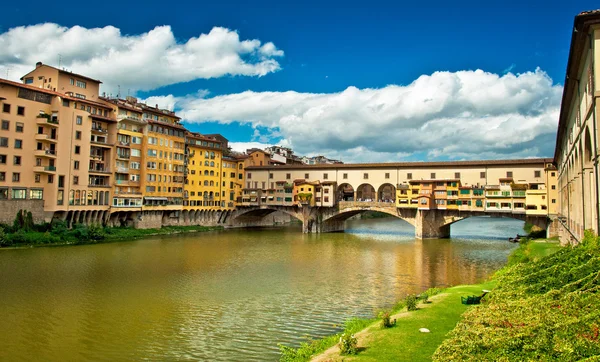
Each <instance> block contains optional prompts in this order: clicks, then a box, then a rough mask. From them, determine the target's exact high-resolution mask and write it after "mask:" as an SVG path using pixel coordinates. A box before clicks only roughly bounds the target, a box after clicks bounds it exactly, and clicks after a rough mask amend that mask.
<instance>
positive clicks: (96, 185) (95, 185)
mask: <svg viewBox="0 0 600 362" xmlns="http://www.w3.org/2000/svg"><path fill="white" fill-rule="evenodd" d="M88 187H98V188H110V185H106V184H89V185H88Z"/></svg>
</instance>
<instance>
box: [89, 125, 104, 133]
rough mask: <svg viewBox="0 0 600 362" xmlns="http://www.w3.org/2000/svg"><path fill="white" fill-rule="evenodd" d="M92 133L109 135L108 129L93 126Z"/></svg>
mask: <svg viewBox="0 0 600 362" xmlns="http://www.w3.org/2000/svg"><path fill="white" fill-rule="evenodd" d="M92 131H94V132H99V133H108V129H106V128H102V127H96V126H92Z"/></svg>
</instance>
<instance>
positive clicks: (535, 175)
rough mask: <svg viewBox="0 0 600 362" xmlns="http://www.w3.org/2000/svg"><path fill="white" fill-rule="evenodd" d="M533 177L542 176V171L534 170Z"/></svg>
mask: <svg viewBox="0 0 600 362" xmlns="http://www.w3.org/2000/svg"><path fill="white" fill-rule="evenodd" d="M533 177H542V171H533Z"/></svg>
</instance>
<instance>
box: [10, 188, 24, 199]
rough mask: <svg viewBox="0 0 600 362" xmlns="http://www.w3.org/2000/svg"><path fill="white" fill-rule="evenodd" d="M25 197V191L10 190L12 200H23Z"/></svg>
mask: <svg viewBox="0 0 600 362" xmlns="http://www.w3.org/2000/svg"><path fill="white" fill-rule="evenodd" d="M26 197H27V190H26V189H12V195H11V198H12V199H21V200H24V199H25V198H26Z"/></svg>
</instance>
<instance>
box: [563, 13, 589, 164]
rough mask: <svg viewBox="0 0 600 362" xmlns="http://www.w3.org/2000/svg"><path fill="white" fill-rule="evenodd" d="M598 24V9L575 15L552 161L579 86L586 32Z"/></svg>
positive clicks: (586, 44) (586, 38)
mask: <svg viewBox="0 0 600 362" xmlns="http://www.w3.org/2000/svg"><path fill="white" fill-rule="evenodd" d="M594 24H600V9H599V10H591V11H584V12H581V13H579V14H578V15H577V16H575V20H574V21H573V33H572V34H571V47H570V49H569V60H568V63H567V72H566V75H565V82H564V87H563V95H562V100H561V107H560V114H559V117H558V133H557V134H556V147H555V149H554V159H553V162H558V161H557V159H558V155H559V153H560V152H562V147H561V142H562V140H563V138H564V137H565V132H566V131H567V129H566V128H567V123H568V118H569V113H570V108H571V101H572V99H573V97H575V96H577V92H576V89H577V87H578V86H579V75H578V72H579V66H580V65H581V64H580V63H581V62H582V61H583V59H582V56H583V54H584V51H583V50H584V49H585V47H586V46H588V42H589V41H588V32H589V28H590V26H591V25H594Z"/></svg>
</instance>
